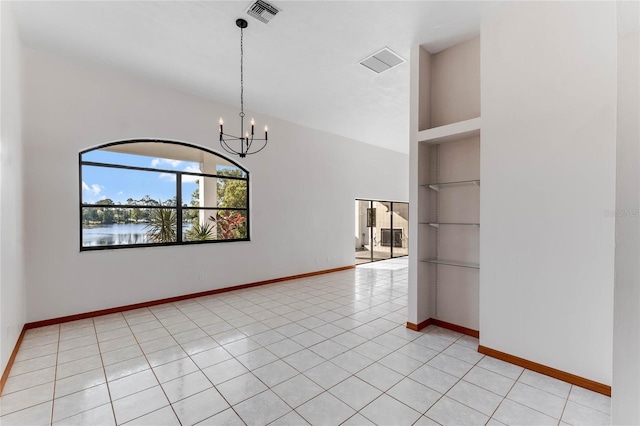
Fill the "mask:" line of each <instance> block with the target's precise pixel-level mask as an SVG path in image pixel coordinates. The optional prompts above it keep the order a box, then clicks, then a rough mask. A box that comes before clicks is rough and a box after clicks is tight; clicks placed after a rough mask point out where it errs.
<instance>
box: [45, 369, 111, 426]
mask: <svg viewBox="0 0 640 426" xmlns="http://www.w3.org/2000/svg"><path fill="white" fill-rule="evenodd" d="M82 359H83V358H81V359H78V360H76V361H80V360H82ZM64 364H67V363H62V364H56V373H55V380H54V391H53V397H52V399H51V403H52V404H51V422H50V424H53V413H54V410H55V404H56V400H59V399H61V398H65V397H67V396H71V395H74V394H77V393H80V392H83V391H86V390H87V389H92V388H94V387H97V386H100V385H106V384H107V380H106V373H105V371H104V366H103V364H102V359H101V361H100V367H98V368H94V369H91V370H87V371H83V372H80V373H76V374H72V375H70V376H66V377H63V378H61V379H60V380H64V379H68V378H71V377H74V376H78V375H80V374H84V373H87V372H89V371H94V370H99V369H102V371H103V374H104V375H105V382H104V383H98V384H96V385H93V386H90V387H88V388H85V389H80V390H77V391H75V392H71V393H68V394H66V395H62V396H60V397H56V395H55V388H56V386H57V384H58V371H57V365H64ZM108 391H109V388H108V387H107V392H108ZM109 403H111V396H109ZM102 405H106V404H102ZM93 408H97V407H93ZM93 408H90V409H89V410H92V409H93ZM112 409H113V407H112ZM89 410H84V411H81V412H80V413H75V414H72V415H71V416H67V417H65V418H62V419H58V420H57V421H60V420H65V419H68V418H70V417H73V416H76V415H78V414H82V413H83V412H85V411H89ZM114 418H115V417H114Z"/></svg>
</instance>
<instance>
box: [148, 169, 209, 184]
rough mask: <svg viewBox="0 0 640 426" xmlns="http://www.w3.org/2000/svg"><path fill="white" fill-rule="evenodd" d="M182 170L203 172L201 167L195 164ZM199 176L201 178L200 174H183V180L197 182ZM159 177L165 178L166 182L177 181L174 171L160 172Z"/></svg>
mask: <svg viewBox="0 0 640 426" xmlns="http://www.w3.org/2000/svg"><path fill="white" fill-rule="evenodd" d="M182 171H183V172H190V173H201V172H200V167H199V166H195V165H189V166H187V167H185V168H184V169H183V170H182ZM199 178H200V177H199V176H193V175H182V182H197V181H198V179H199ZM158 179H160V180H163V181H165V182H175V181H176V175H174V174H173V173H160V174H159V175H158Z"/></svg>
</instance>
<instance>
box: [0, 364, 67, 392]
mask: <svg viewBox="0 0 640 426" xmlns="http://www.w3.org/2000/svg"><path fill="white" fill-rule="evenodd" d="M47 368H53V371H54V373H53V379H52V380H47V381H46V382H43V383H38V384H35V385H31V386H27V387H25V388H21V389H18V390H14V391H12V392H6V385H5V389H4V390H3V392H2V397H5V396H8V395H12V394H14V393H17V392H22V391H26V390H29V389H33V388H36V387H38V386H44V385H46V384H48V383H52V382H55V381H56V378H55V377H56V375H55V371H56V366H55V365H52V366H50V367H45V368H41V369H39V370H35V371H30V372H28V373H24V374H30V373H35V372H38V371H42V370H46V369H47ZM22 375H23V374H19V375H17V376H12V377H9V379H11V378H19V377H20V376H22ZM7 381H8V380H7Z"/></svg>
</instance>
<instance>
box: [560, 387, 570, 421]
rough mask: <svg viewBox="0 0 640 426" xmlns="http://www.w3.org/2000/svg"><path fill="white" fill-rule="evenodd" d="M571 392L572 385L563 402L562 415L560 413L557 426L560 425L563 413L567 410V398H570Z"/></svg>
mask: <svg viewBox="0 0 640 426" xmlns="http://www.w3.org/2000/svg"><path fill="white" fill-rule="evenodd" d="M572 390H573V385H571V386H570V387H569V394H568V395H567V399H565V401H564V405H563V406H562V413H560V418H559V419H558V425H560V423H562V418H563V417H564V412H565V411H566V410H567V405H569V397H570V396H571V391H572Z"/></svg>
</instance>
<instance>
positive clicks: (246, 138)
mask: <svg viewBox="0 0 640 426" xmlns="http://www.w3.org/2000/svg"><path fill="white" fill-rule="evenodd" d="M236 25H237V26H238V28H240V114H239V115H240V136H234V135H229V134H227V133H224V130H223V127H222V125H223V124H224V121H223V120H222V118H220V145H221V146H222V148H223V149H224V150H225V151H227V152H228V153H230V154H234V155H238V156H240V158H244V157H246V156H247V155H250V154H255V153H258V152H260V151H262V150H263V149H264V148H265V147H266V146H267V139H268V137H267V133H268V130H269V129H268V128H267V126H264V139H258V138H255V137H254V126H255V124H256V123H255V121H254V119H253V118H252V119H251V133H249V131H248V130H247V131H245V130H244V63H243V60H244V46H243V30H244V29H245V28H247V26H248V25H249V24H248V23H247V21H245V20H244V19H236ZM243 134H244V135H243ZM255 141H260V142H264V143H262V144H261V145H260V146H259V148H257V149H254V150H253V151H251V148H252V147H253V142H255ZM237 142H240V150H239V151H237V150H235V149H233V148H232V147H231V146H229V143H232V144H233V145H237ZM254 148H255V147H254Z"/></svg>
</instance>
